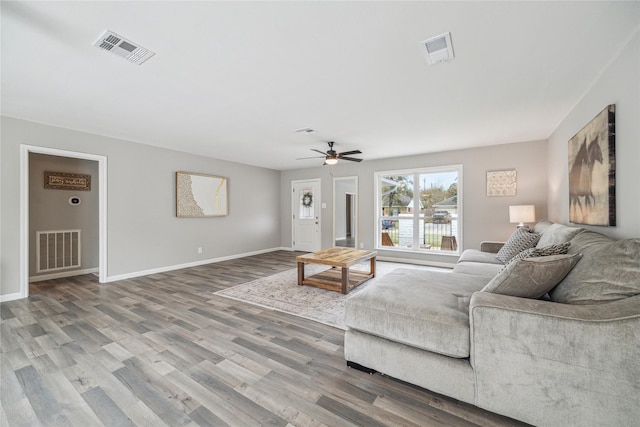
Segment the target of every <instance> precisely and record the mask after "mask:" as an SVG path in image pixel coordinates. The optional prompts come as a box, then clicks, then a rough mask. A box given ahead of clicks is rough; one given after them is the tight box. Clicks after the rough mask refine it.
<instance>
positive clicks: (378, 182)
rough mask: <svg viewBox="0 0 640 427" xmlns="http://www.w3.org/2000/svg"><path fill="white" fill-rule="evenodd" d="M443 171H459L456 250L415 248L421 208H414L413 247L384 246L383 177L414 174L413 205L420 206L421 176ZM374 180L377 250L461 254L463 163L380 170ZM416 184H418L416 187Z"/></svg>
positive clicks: (418, 236)
mask: <svg viewBox="0 0 640 427" xmlns="http://www.w3.org/2000/svg"><path fill="white" fill-rule="evenodd" d="M443 172H457V173H458V181H457V183H458V221H457V230H458V233H457V236H456V241H457V245H458V248H457V250H455V251H442V250H439V249H420V248H419V247H418V248H417V249H416V248H415V246H416V245H415V242H417V241H419V240H420V239H419V238H420V227H419V222H420V209H414V213H413V241H414V245H412V246H413V248H406V247H396V246H382V242H381V241H380V236H381V235H382V219H383V215H382V207H383V206H382V192H381V189H382V178H383V177H385V176H396V175H413V176H414V191H413V206H420V191H419V180H418V178H419V176H420V174H424V173H443ZM374 182H375V190H374V191H375V200H376V209H375V218H374V224H375V236H376V237H375V241H376V244H375V247H376V249H377V250H382V251H397V252H411V253H420V254H437V255H451V256H459V255H460V253H461V250H462V249H461V248H462V247H463V245H462V240H463V237H462V236H463V228H462V223H463V222H464V221H463V212H464V209H463V200H464V198H463V193H462V189H463V174H462V165H444V166H430V167H424V168H413V169H402V170H391V171H380V172H375V173H374ZM416 185H417V186H418V187H417V188H416ZM385 218H387V217H386V216H385Z"/></svg>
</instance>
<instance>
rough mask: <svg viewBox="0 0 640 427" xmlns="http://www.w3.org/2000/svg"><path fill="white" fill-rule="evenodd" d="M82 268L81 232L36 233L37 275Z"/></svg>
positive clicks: (51, 231) (56, 231)
mask: <svg viewBox="0 0 640 427" xmlns="http://www.w3.org/2000/svg"><path fill="white" fill-rule="evenodd" d="M75 267H80V230H50V231H37V232H36V273H45V272H49V271H58V270H64V269H67V268H75Z"/></svg>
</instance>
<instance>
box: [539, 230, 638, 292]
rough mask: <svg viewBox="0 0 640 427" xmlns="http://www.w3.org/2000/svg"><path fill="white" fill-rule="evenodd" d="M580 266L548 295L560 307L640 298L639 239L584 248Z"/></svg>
mask: <svg viewBox="0 0 640 427" xmlns="http://www.w3.org/2000/svg"><path fill="white" fill-rule="evenodd" d="M586 249H587V250H586V251H585V252H584V254H583V259H582V262H580V264H579V265H578V266H577V267H576V268H574V269H573V270H572V271H571V273H569V274H568V275H567V277H565V278H564V280H563V281H562V282H561V283H560V284H559V285H558V286H556V287H555V289H553V291H551V292H550V293H549V296H550V297H551V299H552V300H553V301H556V302H560V303H563V304H598V303H603V302H609V301H616V300H620V299H624V298H628V297H631V296H634V295H640V239H628V240H618V241H615V240H614V241H611V242H610V243H599V244H597V245H592V246H590V247H587V248H586Z"/></svg>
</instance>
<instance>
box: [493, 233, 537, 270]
mask: <svg viewBox="0 0 640 427" xmlns="http://www.w3.org/2000/svg"><path fill="white" fill-rule="evenodd" d="M538 240H540V235H539V234H538V233H532V232H531V231H530V230H529V229H528V228H524V227H522V228H518V229H517V230H516V231H514V232H513V234H512V235H511V237H509V240H507V243H505V244H504V246H503V247H502V248H501V249H500V251H498V253H497V254H496V259H497V260H498V261H500V262H501V263H503V264H506V263H507V262H509V260H510V259H511V258H513V257H514V256H516V255H517V254H519V253H520V252H522V251H524V250H525V249H529V248H533V247H534V246H535V245H536V243H538Z"/></svg>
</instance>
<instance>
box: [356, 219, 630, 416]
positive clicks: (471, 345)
mask: <svg viewBox="0 0 640 427" xmlns="http://www.w3.org/2000/svg"><path fill="white" fill-rule="evenodd" d="M534 231H535V232H536V233H537V234H539V236H540V237H539V241H538V243H537V246H536V248H538V249H542V248H548V247H557V246H559V245H561V244H562V243H566V242H569V245H568V249H567V248H566V246H567V245H566V244H565V245H564V247H565V250H566V252H567V254H566V255H551V256H538V257H535V258H532V257H528V256H521V257H520V259H518V257H516V258H515V259H514V260H512V261H511V262H509V263H508V264H507V266H505V264H503V263H502V262H501V261H498V259H496V252H498V251H499V249H500V248H501V245H500V244H495V243H483V245H482V247H481V249H480V250H466V251H464V252H463V254H462V256H461V257H460V259H459V261H458V263H457V265H456V266H455V268H454V269H453V271H443V272H439V271H419V270H415V269H413V270H412V269H404V268H398V269H395V270H394V271H392V272H391V273H389V274H387V275H386V276H384V277H382V278H380V279H379V280H378V281H377V282H376V283H375V284H372V285H370V286H369V287H367V288H365V289H363V290H362V291H360V292H358V293H355V294H353V295H351V296H350V297H349V298H348V299H347V302H346V306H345V323H346V326H347V327H348V329H347V331H346V333H345V342H344V348H345V358H346V360H347V362H348V364H349V365H350V366H352V367H357V368H360V369H365V370H366V369H369V370H371V371H378V372H381V373H383V374H386V375H388V376H391V377H394V378H398V379H401V380H403V381H407V382H409V383H412V384H415V385H418V386H421V387H424V388H427V389H429V390H432V391H435V392H437V393H441V394H444V395H447V396H450V397H452V398H455V399H458V400H461V401H464V402H467V403H470V404H473V405H476V406H478V407H481V408H484V409H487V410H489V411H492V412H495V413H498V414H502V415H506V416H508V417H511V418H514V419H517V420H521V421H524V422H526V423H530V424H534V425H543V426H559V425H565V426H604V425H606V426H615V425H617V426H631V425H640V239H629V240H618V241H615V240H612V239H610V238H608V237H606V236H604V235H602V234H599V233H596V232H593V231H589V230H584V229H581V228H574V227H568V226H565V225H562V224H554V223H551V222H548V221H542V222H540V223H538V224H536V226H535V229H534ZM532 250H533V249H531V250H530V251H532ZM536 250H537V249H536ZM521 255H523V254H521ZM559 263H562V264H563V266H562V268H563V269H564V270H562V269H561V270H562V271H560V270H557V269H556V266H557V265H558V264H559ZM568 264H570V265H568ZM557 271H560V273H557ZM549 272H551V273H549ZM543 276H545V278H544V279H540V277H543ZM549 280H551V281H556V282H558V281H559V283H558V284H557V286H553V285H555V283H546V284H544V283H542V282H544V281H549ZM541 284H542V285H544V286H547V287H548V288H549V289H543V288H536V287H539V286H540V285H541ZM531 289H536V290H535V291H534V292H533V294H530V291H531ZM505 290H506V291H505ZM522 290H524V292H521V291H522ZM542 291H544V292H543V294H544V296H543V297H541V298H535V297H531V296H532V295H534V296H535V295H537V294H538V293H540V292H542ZM528 293H529V298H524V297H522V296H513V294H516V295H518V294H525V295H526V294H528Z"/></svg>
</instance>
